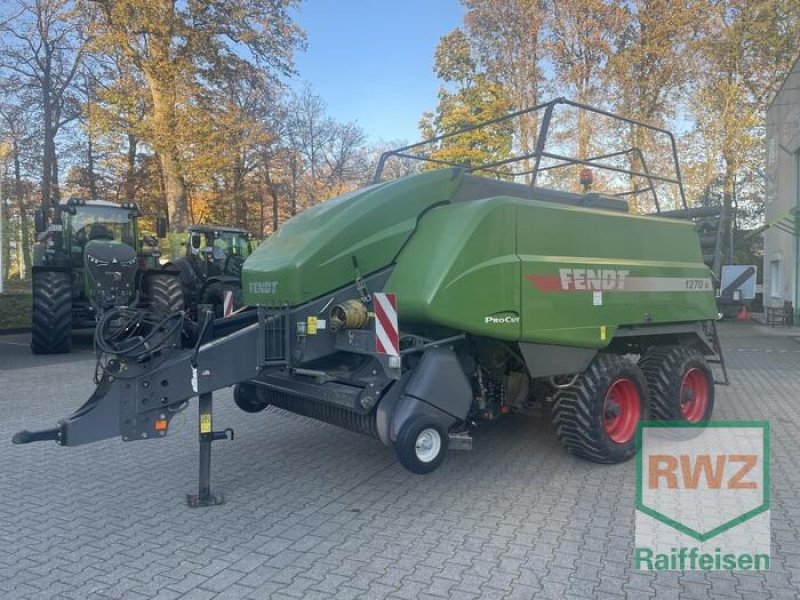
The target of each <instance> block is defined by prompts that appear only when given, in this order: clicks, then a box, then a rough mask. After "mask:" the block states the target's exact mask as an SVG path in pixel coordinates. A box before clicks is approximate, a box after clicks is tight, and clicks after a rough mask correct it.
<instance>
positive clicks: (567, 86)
mask: <svg viewBox="0 0 800 600" xmlns="http://www.w3.org/2000/svg"><path fill="white" fill-rule="evenodd" d="M461 3H462V5H463V7H464V9H465V16H464V23H463V26H461V27H459V28H458V29H456V30H454V31H453V32H450V33H447V34H446V35H444V36H443V37H442V38H441V41H440V44H439V46H438V47H437V50H436V55H435V57H434V66H433V69H434V72H435V73H436V74H437V75H438V76H439V78H440V79H441V80H442V82H443V86H448V85H452V82H453V79H452V67H453V65H464V66H465V68H466V72H469V73H471V74H473V75H472V76H473V77H475V76H476V74H477V75H479V76H480V78H481V79H482V80H483V81H486V82H490V83H491V84H492V85H494V86H496V88H495V90H496V97H503V96H505V98H507V100H508V102H509V104H508V108H509V109H512V110H519V109H524V108H526V107H529V106H533V105H535V104H537V103H538V102H541V101H543V100H546V99H550V98H555V97H558V96H565V97H568V98H570V99H573V100H577V101H578V102H581V103H587V104H591V105H594V106H597V107H599V108H602V109H606V110H611V111H613V112H616V113H619V114H622V115H624V116H627V117H629V118H631V119H635V120H637V121H642V122H646V123H650V124H653V125H656V126H661V127H666V128H670V129H673V130H674V131H676V132H677V134H678V136H679V144H680V146H681V150H682V159H683V163H684V165H683V166H684V167H685V173H684V174H685V178H684V179H685V184H686V189H687V190H688V193H689V201H690V202H693V203H696V202H704V203H707V202H709V198H712V197H713V198H717V197H718V198H719V202H720V203H721V204H722V205H723V206H724V207H725V214H726V215H727V216H726V217H725V218H724V219H723V227H724V229H725V230H726V234H725V235H726V236H727V235H728V234H729V233H727V232H729V231H730V229H731V228H732V227H734V226H735V225H734V223H733V221H732V219H731V215H732V213H733V210H732V206H733V205H734V204H736V203H737V198H736V196H737V194H738V196H739V197H738V204H740V205H742V206H747V207H748V211H747V212H748V213H749V214H751V215H754V214H758V213H759V211H760V210H761V209H760V208H759V207H761V206H763V193H762V192H763V182H760V179H763V177H762V176H761V175H759V168H760V165H762V164H763V147H764V139H763V136H764V128H763V124H764V118H765V111H766V107H767V104H768V102H769V99H770V98H772V96H773V95H774V93H775V90H776V88H777V86H778V85H780V82H781V81H782V80H783V78H784V77H785V76H786V74H787V72H788V70H789V68H790V66H791V64H792V62H793V61H794V60H795V58H796V57H797V55H798V53H799V52H800V4H798V2H797V1H796V0H461ZM442 67H448V68H447V69H443V68H442ZM470 85H475V84H474V83H472V82H471V81H470ZM460 87H461V88H464V85H463V84H460ZM449 93H451V94H452V92H449ZM443 100H444V101H443ZM464 106H465V104H464V103H458V102H452V101H450V100H449V96H447V95H444V96H442V94H440V100H439V104H438V106H437V107H436V110H435V111H434V112H433V113H431V114H429V115H425V116H424V117H423V120H422V123H421V133H422V134H423V135H429V134H431V133H440V132H442V131H446V130H451V128H454V127H457V126H461V125H464V124H471V123H473V122H474V121H471V120H469V119H464V118H463V114H464ZM564 118H566V119H567V120H568V122H567V123H562V124H561V125H562V128H561V130H560V135H561V134H563V133H564V132H567V134H568V135H569V136H570V137H571V138H572V140H571V141H572V143H573V146H572V148H571V152H572V153H573V154H574V155H575V156H577V157H581V158H585V157H586V156H589V155H592V154H593V153H595V152H596V151H597V150H598V148H602V147H603V145H604V144H606V145H608V144H612V145H613V144H614V143H620V144H621V146H624V147H626V148H640V149H642V150H644V151H648V150H650V151H652V150H654V149H655V146H656V144H655V142H654V141H653V139H652V138H651V137H650V136H648V134H647V131H646V130H644V129H643V128H640V127H635V126H634V127H625V128H619V127H618V128H617V129H614V128H613V127H609V126H599V127H598V126H597V125H594V126H593V125H592V124H591V123H589V122H587V121H586V120H585V119H584V115H582V114H581V113H580V111H577V112H572V113H567V115H566V117H564ZM432 124H433V125H436V126H434V127H432V126H431V125H432ZM593 127H594V128H593ZM537 132H538V123H537V122H535V119H534V118H533V117H530V118H529V119H528V120H527V122H524V121H522V120H519V121H518V122H517V123H516V124H515V130H514V151H515V152H516V153H519V154H527V153H528V152H530V150H531V149H532V147H533V143H534V140H535V138H536V134H537ZM595 146H596V147H595ZM659 151H660V152H661V153H660V154H659V153H658V152H656V153H655V154H651V156H655V158H654V162H653V163H651V164H649V165H648V166H649V168H650V170H651V172H654V171H655V172H659V171H664V170H669V169H671V165H670V161H671V156H670V155H669V154H668V153H664V152H663V148H662V149H660V150H659ZM463 154H464V156H466V155H467V153H463ZM626 156H627V158H626V160H627V161H628V162H627V165H626V166H627V167H628V168H630V169H631V170H633V171H642V170H643V165H642V164H640V162H639V156H638V154H636V153H629V154H627V155H626ZM761 170H762V171H763V169H761ZM673 171H674V169H673ZM670 174H673V173H670ZM642 179H643V178H641V177H631V178H630V181H629V185H630V187H631V188H632V189H633V190H634V192H635V191H636V190H640V193H634V194H633V195H632V196H631V200H632V202H631V205H632V209H633V210H634V211H635V212H639V211H641V212H647V210H648V209H652V206H651V205H650V200H649V199H648V195H647V194H645V193H644V192H645V190H646V188H647V187H648V183H647V181H646V180H645V181H643V180H642ZM675 197H676V196H675V191H674V190H673V199H674V198H675Z"/></svg>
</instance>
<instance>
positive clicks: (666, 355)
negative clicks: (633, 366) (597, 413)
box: [639, 346, 714, 423]
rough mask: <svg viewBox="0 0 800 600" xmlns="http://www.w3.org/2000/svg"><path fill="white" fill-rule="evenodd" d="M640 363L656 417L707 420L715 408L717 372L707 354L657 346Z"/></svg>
mask: <svg viewBox="0 0 800 600" xmlns="http://www.w3.org/2000/svg"><path fill="white" fill-rule="evenodd" d="M639 365H640V366H641V367H642V370H643V371H644V374H645V377H646V378H647V386H648V388H649V389H650V406H651V412H652V415H653V418H655V419H658V420H661V421H675V422H683V423H704V422H706V421H708V420H709V419H710V418H711V414H712V412H713V411H714V374H713V373H712V372H711V369H710V367H709V366H708V362H706V359H705V357H704V356H703V355H702V354H701V353H700V352H698V351H697V350H695V349H693V348H686V347H683V346H657V347H655V348H651V349H650V350H648V351H647V353H645V355H644V356H643V357H642V359H641V360H640V361H639Z"/></svg>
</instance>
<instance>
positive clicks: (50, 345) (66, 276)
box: [31, 271, 72, 354]
mask: <svg viewBox="0 0 800 600" xmlns="http://www.w3.org/2000/svg"><path fill="white" fill-rule="evenodd" d="M32 304H33V311H32V314H31V351H32V352H33V353H34V354H65V353H67V352H69V351H70V350H72V276H71V274H70V273H68V272H63V271H37V272H34V274H33V296H32Z"/></svg>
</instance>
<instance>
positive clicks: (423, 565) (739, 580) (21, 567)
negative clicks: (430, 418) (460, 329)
mask: <svg viewBox="0 0 800 600" xmlns="http://www.w3.org/2000/svg"><path fill="white" fill-rule="evenodd" d="M722 337H723V343H724V345H725V348H726V350H727V357H728V364H729V370H730V375H731V386H730V387H729V388H717V408H716V411H715V417H716V418H719V419H730V420H734V419H748V420H750V419H759V420H760V419H765V420H769V421H770V423H771V426H772V475H773V476H772V508H771V514H772V540H773V544H772V569H771V571H769V572H766V573H698V572H692V573H674V572H672V573H650V572H643V571H637V570H635V569H634V568H633V564H632V550H633V533H634V532H633V524H634V495H635V472H634V463H633V462H630V463H626V464H622V465H613V466H602V465H595V464H591V463H588V462H585V461H581V460H579V459H576V458H574V457H572V456H571V455H570V454H568V453H567V452H566V451H565V450H564V449H563V448H562V447H561V445H560V444H559V442H558V440H557V439H556V437H555V435H554V434H553V433H552V431H551V428H550V427H549V425H548V424H547V423H546V422H543V421H541V420H537V419H534V418H525V417H519V416H513V417H508V418H504V419H502V420H499V421H497V422H496V423H494V424H493V426H491V427H489V428H488V429H486V430H484V431H482V432H481V433H479V434H478V435H477V436H476V438H475V444H474V446H475V449H474V450H473V451H472V452H460V453H459V452H453V453H451V454H450V455H449V456H448V458H447V460H446V461H445V463H444V465H443V466H442V467H441V468H440V469H439V470H438V471H436V472H435V473H433V474H431V475H428V476H425V477H420V476H415V475H411V474H409V473H407V472H406V471H405V470H404V469H403V468H402V467H400V465H399V464H398V463H397V461H396V460H395V457H394V455H393V453H392V451H391V450H390V449H388V448H385V447H384V446H382V445H381V444H380V443H379V442H377V441H375V440H372V439H369V438H366V437H361V436H359V435H357V434H353V433H349V432H347V431H343V430H341V429H337V428H335V427H332V426H329V425H325V424H320V423H317V422H314V421H310V420H307V419H304V418H300V417H296V416H293V415H289V414H286V413H282V412H279V411H277V410H268V411H265V412H263V413H260V414H258V415H248V414H245V413H242V412H240V411H239V410H238V409H236V407H235V406H234V405H233V402H232V400H231V396H230V392H227V391H226V392H220V393H219V394H217V396H216V398H217V399H218V401H217V402H216V403H215V404H216V414H215V425H216V426H217V427H218V428H219V427H228V426H230V427H233V428H234V429H235V430H236V439H235V441H233V442H218V443H216V444H215V447H214V459H213V460H214V464H213V482H214V486H215V488H216V490H217V491H222V492H224V493H225V495H226V500H227V501H226V503H225V504H224V505H222V506H218V507H214V508H211V509H189V508H187V507H186V505H185V504H184V495H185V493H186V492H190V491H193V490H196V471H197V443H196V435H195V427H194V418H196V416H195V415H194V414H186V420H185V422H184V423H183V424H182V426H181V425H179V424H177V423H173V427H172V430H173V431H172V433H171V434H170V436H169V437H168V438H167V439H165V440H160V441H154V442H142V443H137V442H134V443H123V442H121V441H119V440H110V441H106V442H101V443H97V444H92V445H88V446H82V447H79V448H61V447H58V446H56V445H55V444H52V443H43V444H32V445H29V446H24V447H17V446H13V445H12V444H11V443H10V441H9V440H10V438H11V435H12V434H13V433H14V432H15V431H17V430H19V429H22V428H26V427H27V428H37V427H46V426H51V425H52V424H53V423H54V422H55V421H56V420H57V419H58V418H59V417H62V416H65V415H67V414H69V413H70V412H72V410H74V408H76V407H77V406H78V405H79V404H81V403H82V402H83V400H84V399H85V398H87V397H88V396H89V394H90V393H91V391H92V389H93V385H92V383H91V375H92V370H93V355H92V353H91V351H90V349H89V343H88V341H87V340H85V339H84V340H83V342H82V343H79V344H78V351H77V352H75V353H73V354H72V355H69V356H56V357H33V356H31V355H30V353H29V350H28V348H27V340H26V339H25V337H24V336H4V337H0V464H1V465H2V467H0V540H1V541H2V543H0V598H3V599H6V598H8V599H13V600H17V599H19V600H23V599H27V598H46V599H51V598H63V599H74V600H99V599H117V598H119V599H123V598H124V599H126V600H127V599H142V600H144V599H159V600H172V599H176V598H182V599H186V600H204V599H210V598H218V599H223V598H233V599H240V598H241V599H263V598H271V597H274V598H309V599H312V598H398V599H409V600H415V599H417V598H430V599H434V598H453V599H459V600H460V599H468V598H477V597H481V598H525V599H528V598H537V599H538V598H552V599H554V600H555V599H559V600H560V599H564V598H626V597H627V598H652V597H657V598H659V599H662V598H664V599H667V598H681V599H683V598H685V599H690V598H691V599H695V598H698V599H702V598H714V599H717V598H719V599H725V598H746V599H748V600H750V599H761V598H781V599H787V600H789V599H792V600H795V599H797V598H798V597H800V596H798V595H799V594H800V409H798V406H800V368H798V367H800V341H798V339H797V338H795V337H794V336H792V335H786V334H785V333H783V332H777V331H774V332H773V331H771V330H769V329H768V328H765V327H763V326H758V325H754V324H749V323H724V324H723V326H722ZM187 412H189V411H187Z"/></svg>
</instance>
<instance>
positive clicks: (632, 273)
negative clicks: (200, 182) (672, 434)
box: [15, 100, 724, 502]
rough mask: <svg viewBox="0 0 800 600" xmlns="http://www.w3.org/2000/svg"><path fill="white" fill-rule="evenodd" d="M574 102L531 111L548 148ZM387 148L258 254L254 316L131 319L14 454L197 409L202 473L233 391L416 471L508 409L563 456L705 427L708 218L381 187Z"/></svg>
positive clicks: (473, 187)
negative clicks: (542, 423)
mask: <svg viewBox="0 0 800 600" xmlns="http://www.w3.org/2000/svg"><path fill="white" fill-rule="evenodd" d="M563 105H566V106H568V107H571V108H576V107H577V108H578V109H579V110H587V111H592V110H593V109H590V108H588V107H584V106H581V105H576V104H573V103H570V102H568V101H565V100H557V101H554V102H551V103H548V104H546V105H543V106H542V107H535V108H534V109H531V110H542V109H543V110H544V118H543V119H542V131H540V140H546V139H547V127H548V126H549V121H550V119H551V118H552V112H553V110H554V109H555V108H556V107H558V106H563ZM602 114H604V115H605V114H606V113H602ZM622 121H623V122H625V123H629V121H627V120H624V119H623V120H622ZM637 126H642V127H646V126H644V125H641V124H637ZM652 129H654V128H652ZM655 131H657V132H662V130H657V129H656V130H655ZM663 133H666V132H663ZM667 135H669V134H667ZM446 137H448V136H445V138H446ZM669 139H670V140H672V138H671V136H670V137H669ZM433 142H434V143H441V138H437V139H435V140H433ZM410 148H411V149H412V150H413V149H414V148H416V146H412V147H410ZM672 148H673V151H674V141H672ZM410 152H411V151H410V150H409V148H405V149H402V150H401V151H396V152H395V153H392V154H395V155H397V156H401V157H408V156H410V155H411V154H410ZM550 156H558V157H559V158H560V159H561V160H562V161H563V156H562V155H560V154H556V153H554V152H548V151H547V149H546V145H545V144H544V141H542V143H541V144H539V145H537V150H536V152H535V153H533V154H531V155H530V156H527V157H523V158H526V159H531V160H532V161H535V165H537V168H540V167H541V165H540V161H541V159H542V158H548V157H550ZM389 157H390V155H387V156H385V157H384V158H383V159H382V160H381V164H380V167H379V173H378V175H377V176H376V182H375V183H374V184H373V185H371V186H369V187H367V188H364V189H361V190H358V191H356V192H353V193H350V194H345V195H343V196H340V197H338V198H334V199H332V200H329V201H327V202H325V203H323V204H319V205H317V206H314V207H312V208H309V209H307V210H306V211H304V212H302V213H301V214H298V215H297V216H295V217H293V218H292V219H290V220H289V221H287V222H286V223H285V224H284V225H283V226H282V227H281V228H280V229H279V230H278V232H277V233H276V234H274V235H273V236H271V237H270V238H268V239H267V240H266V241H265V242H264V243H262V244H261V246H260V247H259V248H258V249H257V250H256V251H255V252H254V253H253V254H252V255H251V256H249V257H248V258H247V260H246V262H245V263H244V267H243V270H242V290H243V299H244V302H245V304H246V305H248V307H249V308H247V309H245V310H242V311H240V312H239V313H237V314H235V315H234V316H231V317H228V318H222V319H220V318H218V319H212V318H211V317H210V313H209V312H205V313H204V315H205V318H204V319H203V320H202V321H201V323H200V324H199V326H198V327H196V328H195V329H194V330H192V329H191V328H190V327H187V326H185V325H184V326H181V323H180V317H181V315H177V316H176V315H173V316H172V317H171V318H170V319H165V320H163V321H162V322H160V323H158V324H155V325H153V324H151V326H150V327H149V328H144V327H143V326H142V325H141V322H140V321H136V322H134V323H132V325H131V327H130V331H129V335H128V336H127V337H126V338H124V339H121V338H120V336H119V335H117V336H116V338H115V341H114V342H113V343H112V342H107V343H104V344H101V348H102V349H103V350H104V351H105V352H106V354H105V355H104V356H102V357H100V359H99V360H100V365H101V367H102V373H103V375H102V379H101V380H100V382H99V385H98V387H97V390H96V391H95V393H94V394H93V396H92V397H91V398H90V399H89V401H88V402H87V403H86V404H85V405H84V406H83V407H82V408H81V409H80V410H78V411H77V412H76V413H75V414H74V415H72V416H71V417H69V418H68V419H65V420H64V421H62V422H60V423H59V425H58V426H57V427H56V428H55V429H51V430H46V431H40V432H34V433H31V432H27V431H26V432H20V433H19V434H17V436H15V442H18V443H25V442H29V441H36V440H42V439H54V440H56V441H57V442H58V443H59V444H62V445H65V446H73V445H79V444H84V443H87V442H92V441H95V440H100V439H105V438H109V437H113V436H121V437H122V438H123V440H126V441H133V440H139V439H153V438H160V437H163V436H165V435H166V434H167V431H168V430H169V424H170V420H171V419H172V417H173V416H174V415H175V414H176V412H178V411H180V410H182V409H183V408H184V407H185V406H186V403H187V400H189V399H190V398H192V397H194V396H199V397H200V411H201V414H200V421H199V422H200V432H201V433H200V438H201V444H206V445H205V446H203V447H204V448H205V449H206V450H205V453H206V456H205V458H204V459H203V460H204V461H205V464H206V467H207V464H208V452H210V450H209V448H210V446H209V444H210V442H211V441H212V440H214V439H219V438H221V437H225V434H224V433H222V432H214V431H212V427H211V392H213V391H214V390H218V389H220V388H223V387H226V386H231V385H235V386H236V388H235V390H234V398H235V400H236V403H237V405H238V406H239V407H241V408H242V409H244V410H246V411H248V412H258V411H260V410H262V409H264V408H266V407H267V406H270V405H271V406H275V407H278V408H281V409H285V410H289V411H292V412H295V413H299V414H302V415H306V416H309V417H313V418H315V419H319V420H322V421H326V422H329V423H333V424H336V425H339V426H342V427H346V428H349V429H351V430H355V431H358V432H362V433H366V434H369V435H372V436H375V437H376V438H378V439H379V440H380V441H381V442H383V443H384V444H386V445H387V446H393V447H394V449H395V450H396V453H397V456H398V458H399V460H400V462H401V463H402V464H403V466H405V467H406V468H407V469H409V470H411V471H413V472H415V473H428V472H430V471H432V470H434V469H435V468H437V467H438V466H439V465H440V464H441V462H442V460H443V458H444V456H445V452H446V450H447V448H448V446H449V445H450V446H451V447H453V448H468V447H471V437H470V432H471V431H472V430H473V429H474V428H476V427H478V426H480V424H481V423H483V422H485V421H488V420H491V419H494V418H496V417H498V416H500V415H503V414H505V413H509V412H522V413H525V412H530V411H534V412H539V411H540V408H541V407H542V406H547V407H549V411H547V412H549V413H550V414H551V416H552V421H553V424H554V426H555V428H556V431H557V433H558V436H559V438H560V439H561V440H562V442H563V443H564V444H565V445H566V446H567V448H569V450H571V451H572V452H573V453H574V454H576V455H578V456H581V457H585V458H588V459H590V460H593V461H596V462H603V463H613V462H619V461H623V460H626V459H628V458H630V457H631V456H632V455H633V453H634V451H635V447H634V446H635V443H634V438H635V430H636V425H637V423H638V422H639V421H641V420H643V419H646V418H649V417H650V418H658V419H666V420H674V421H685V422H693V423H698V422H704V421H707V420H708V419H709V418H710V416H711V412H712V409H713V404H714V384H715V381H714V376H713V373H712V370H711V368H710V367H709V364H708V363H709V360H711V361H717V362H721V354H720V349H719V344H718V339H717V336H716V330H715V327H714V321H715V319H716V318H717V309H716V305H715V297H714V289H713V285H712V277H711V273H710V271H709V269H708V268H707V267H706V266H705V264H704V263H703V257H702V256H701V253H700V247H699V243H698V236H697V231H696V228H695V226H694V224H693V223H692V222H690V221H687V220H680V219H668V218H663V217H658V216H638V215H633V214H630V213H629V212H628V203H627V202H626V201H625V200H624V199H623V198H624V195H622V194H621V195H618V196H610V195H604V194H599V193H594V192H590V191H588V190H586V191H585V192H584V193H574V192H564V191H557V190H554V189H547V188H544V187H539V186H537V185H535V184H536V171H534V172H533V175H532V176H530V175H531V173H530V171H529V172H527V173H526V174H527V175H528V176H529V177H528V179H529V181H526V182H525V183H518V182H515V181H514V177H513V174H511V173H510V172H509V171H508V170H504V171H502V178H501V179H494V178H491V177H488V176H486V173H487V172H491V171H492V170H493V169H492V168H493V165H489V166H487V165H482V166H481V168H480V172H481V173H483V174H480V175H479V174H478V173H477V172H478V169H477V168H474V167H465V166H463V165H462V166H449V167H446V168H439V169H436V170H428V171H423V172H419V173H417V174H414V175H410V176H407V177H404V178H401V179H397V180H394V181H389V182H381V181H380V171H381V169H382V168H383V165H384V163H385V160H386V159H388V158H389ZM605 158H606V156H601V157H599V158H597V157H595V158H588V159H587V158H584V159H573V160H570V161H569V162H564V163H563V164H569V165H576V164H577V165H579V166H586V165H591V166H592V167H593V168H595V169H602V168H604V166H606V165H607V163H605V162H603V159H605ZM558 164H561V163H558ZM503 166H506V164H505V163H504V165H503ZM676 169H677V162H676ZM612 170H616V171H620V170H621V169H618V168H616V167H612ZM585 171H586V170H585V169H584V172H583V173H582V179H584V183H585V179H586V176H587V174H586V172H585ZM624 172H625V173H626V174H627V175H628V176H631V177H636V176H641V177H647V178H648V179H647V181H649V182H650V184H651V187H652V188H655V185H654V182H658V181H665V182H677V183H678V185H679V184H680V180H679V175H678V177H676V178H675V179H674V180H673V179H670V178H666V177H660V178H659V177H657V176H655V175H651V174H649V173H645V174H642V173H639V172H636V171H624ZM587 187H588V186H587ZM681 193H682V188H681ZM656 209H659V205H658V204H657V201H656ZM659 210H660V209H659ZM677 214H679V213H677ZM103 330H104V329H103V328H100V332H101V335H102V331H103ZM722 366H723V372H724V364H723V365H722ZM202 456H203V455H202V454H201V457H202ZM206 483H207V469H206ZM203 489H205V492H206V496H207V495H208V487H207V485H206V487H205V488H202V486H201V496H203ZM205 500H208V498H207V497H206V498H205ZM200 501H201V502H202V501H203V499H202V498H201V500H200Z"/></svg>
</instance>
